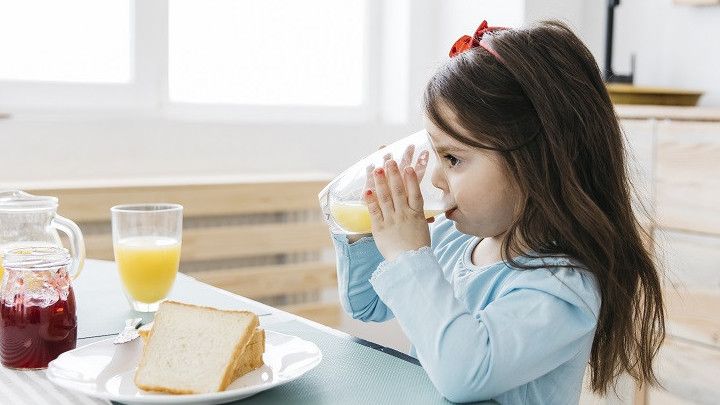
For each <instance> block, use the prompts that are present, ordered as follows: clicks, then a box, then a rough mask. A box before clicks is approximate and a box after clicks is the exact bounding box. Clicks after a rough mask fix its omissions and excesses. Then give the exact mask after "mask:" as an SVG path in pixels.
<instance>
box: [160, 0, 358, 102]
mask: <svg viewBox="0 0 720 405" xmlns="http://www.w3.org/2000/svg"><path fill="white" fill-rule="evenodd" d="M365 6H366V5H365V2H364V1H361V0H346V1H338V0H305V1H302V2H299V1H298V2H295V1H284V0H263V1H253V0H214V1H209V2H208V1H197V0H173V1H171V2H169V4H168V7H169V12H168V15H169V46H168V55H169V62H168V67H169V72H168V74H169V76H168V78H169V86H168V87H169V98H170V101H180V102H186V103H220V104H251V105H316V106H359V105H361V104H362V102H363V96H364V95H363V90H364V88H363V83H364V82H365V63H364V61H365V31H366V26H367V21H366V15H367V14H366V10H365Z"/></svg>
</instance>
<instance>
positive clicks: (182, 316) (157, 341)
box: [135, 301, 265, 394]
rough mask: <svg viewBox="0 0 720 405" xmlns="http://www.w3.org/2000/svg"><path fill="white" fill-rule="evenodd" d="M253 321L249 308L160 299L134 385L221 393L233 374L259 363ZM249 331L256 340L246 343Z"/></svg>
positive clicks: (169, 390)
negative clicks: (221, 306)
mask: <svg viewBox="0 0 720 405" xmlns="http://www.w3.org/2000/svg"><path fill="white" fill-rule="evenodd" d="M258 325H259V321H258V317H257V315H255V314H254V313H252V312H248V311H226V310H219V309H215V308H208V307H200V306H196V305H189V304H183V303H179V302H174V301H165V302H163V303H162V304H160V308H159V309H158V312H157V313H156V315H155V321H154V322H153V326H152V329H151V331H150V333H149V335H148V338H147V343H146V345H145V347H144V349H143V354H142V358H141V359H140V365H139V366H138V369H137V371H136V373H135V385H137V386H138V387H139V388H141V389H143V390H146V391H160V392H167V393H172V394H199V393H208V392H218V391H222V390H224V389H225V388H226V387H227V386H228V385H229V384H230V383H231V382H232V381H233V380H234V379H235V378H236V375H239V372H241V371H245V370H247V371H249V370H250V369H251V368H250V367H254V368H256V367H259V365H258V364H257V363H258V361H257V357H258V356H257V354H256V352H257V351H259V350H262V351H264V346H265V339H264V331H262V332H258V333H256V332H255V330H256V328H257V326H258ZM255 334H257V335H259V336H261V337H262V343H260V342H258V343H257V344H255V345H254V347H248V344H249V343H250V341H251V340H252V339H253V336H254V335H255ZM262 351H260V356H259V357H260V365H262ZM246 354H248V355H249V356H246ZM247 371H245V372H247Z"/></svg>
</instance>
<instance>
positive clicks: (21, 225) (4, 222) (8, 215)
mask: <svg viewBox="0 0 720 405" xmlns="http://www.w3.org/2000/svg"><path fill="white" fill-rule="evenodd" d="M57 208H58V199H57V198H56V197H48V196H36V195H32V194H28V193H26V192H24V191H20V190H0V280H1V279H2V276H3V256H4V253H5V252H6V251H8V250H10V249H13V248H19V247H39V246H57V247H62V242H61V241H60V236H59V235H58V232H57V231H61V232H63V233H65V234H67V235H68V239H69V240H70V251H71V253H72V259H73V260H72V264H71V267H70V269H69V272H70V276H71V278H72V279H75V278H76V277H77V276H78V274H80V270H81V269H82V267H83V264H84V262H85V242H84V240H83V236H82V232H81V231H80V228H79V227H78V226H77V225H76V224H75V223H74V222H72V221H71V220H69V219H67V218H64V217H61V216H60V215H58V214H57Z"/></svg>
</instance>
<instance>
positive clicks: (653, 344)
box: [333, 22, 664, 404]
mask: <svg viewBox="0 0 720 405" xmlns="http://www.w3.org/2000/svg"><path fill="white" fill-rule="evenodd" d="M450 56H451V58H450V59H449V60H448V61H447V63H445V64H444V65H443V66H442V67H440V69H439V70H438V71H437V72H436V73H435V75H434V76H433V77H432V78H431V79H430V82H429V83H428V85H427V88H426V91H425V110H426V128H427V130H428V132H429V134H430V136H431V138H432V142H433V147H434V149H435V152H436V153H437V154H438V157H439V158H440V159H441V163H440V168H439V169H437V170H435V171H434V173H432V182H433V184H434V185H435V186H436V187H438V188H440V189H442V190H443V191H444V194H445V197H446V199H447V202H449V203H450V204H452V206H453V207H454V208H452V209H450V210H449V211H447V212H446V213H445V215H441V216H439V217H438V218H437V220H436V221H435V222H434V223H433V224H432V225H431V226H430V227H429V226H428V224H427V222H426V219H425V217H424V215H423V201H422V196H421V195H420V189H419V186H418V174H417V173H416V172H415V170H414V169H413V168H411V167H398V164H397V163H396V162H395V161H394V160H389V161H387V162H386V163H385V165H384V167H382V168H377V169H376V170H375V171H374V172H373V173H372V180H374V187H372V188H371V189H368V190H367V191H366V192H365V203H366V204H367V205H368V208H369V211H370V216H371V222H372V236H371V237H369V236H366V237H362V238H361V239H360V240H357V238H348V237H347V236H346V235H339V234H338V235H334V236H333V239H334V243H335V247H336V252H337V262H338V284H339V291H340V295H341V301H342V304H343V307H344V308H345V310H346V311H347V312H348V313H349V314H351V315H352V316H353V317H354V318H356V319H361V320H363V321H375V322H382V321H386V320H388V319H391V318H393V317H394V318H396V319H397V320H398V323H399V324H400V326H401V327H402V329H403V331H404V332H405V334H406V335H407V337H408V338H409V340H410V342H411V343H412V349H411V355H413V356H414V357H416V358H417V359H418V360H419V361H420V363H421V364H422V366H423V368H424V369H425V371H426V372H427V374H428V376H429V378H430V380H431V381H432V383H433V384H434V385H435V387H436V388H437V389H438V391H439V392H440V393H441V394H442V395H443V396H445V397H446V398H447V399H449V400H451V401H456V402H467V401H477V400H484V399H495V400H497V401H498V402H500V403H503V404H505V403H508V404H521V403H522V404H528V403H534V404H539V403H542V404H571V403H572V404H576V403H577V402H578V400H579V396H580V390H581V386H582V381H583V375H584V372H585V368H586V365H587V364H588V362H589V364H590V373H591V375H590V381H591V385H592V389H593V390H594V391H596V392H598V393H601V394H603V393H606V392H607V391H608V389H609V388H612V387H613V384H614V381H615V380H616V378H617V377H618V376H619V375H620V374H621V373H629V375H630V376H632V377H633V378H634V379H635V380H636V381H638V382H640V383H654V382H655V381H656V380H655V375H654V374H653V370H652V359H653V357H654V356H655V354H656V353H657V351H658V348H659V346H660V344H661V343H662V340H663V338H664V320H663V307H662V297H661V292H660V281H659V274H658V270H657V269H656V267H655V265H654V264H653V261H652V259H651V257H650V255H649V253H648V249H647V248H646V247H645V246H644V245H643V241H642V238H641V236H640V232H639V230H638V229H639V227H638V221H637V220H636V218H635V216H634V214H633V211H632V208H631V205H630V190H631V187H630V184H629V182H628V177H627V174H626V167H625V160H626V158H625V150H624V147H623V138H622V133H621V131H620V128H619V126H618V120H617V118H616V116H615V113H614V110H613V106H612V104H611V103H610V99H609V97H608V94H607V92H606V90H605V86H604V83H603V80H602V78H601V76H600V72H599V70H598V67H597V64H596V63H595V61H594V59H593V57H592V55H591V53H590V52H589V51H588V49H587V48H586V47H585V46H584V44H583V43H582V42H581V41H580V40H579V39H578V38H577V37H576V36H575V35H574V34H573V33H572V32H571V31H570V30H569V29H568V28H567V27H566V26H565V25H563V24H561V23H557V22H544V23H542V24H540V25H538V26H535V27H532V28H527V29H506V28H500V27H488V26H487V24H486V22H483V24H482V25H481V26H480V27H479V28H478V30H477V31H476V33H475V35H474V36H473V37H469V36H465V37H463V38H461V39H459V40H458V41H457V42H456V43H455V45H454V46H453V47H452V50H451V53H450Z"/></svg>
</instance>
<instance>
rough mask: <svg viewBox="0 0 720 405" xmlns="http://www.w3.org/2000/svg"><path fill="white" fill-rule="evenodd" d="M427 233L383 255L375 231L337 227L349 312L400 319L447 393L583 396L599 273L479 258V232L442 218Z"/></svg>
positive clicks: (565, 400)
mask: <svg viewBox="0 0 720 405" xmlns="http://www.w3.org/2000/svg"><path fill="white" fill-rule="evenodd" d="M431 240H432V244H431V246H430V247H426V248H422V249H420V250H418V251H413V252H405V253H403V254H402V255H400V256H399V257H398V258H396V259H395V260H393V261H392V262H387V261H384V260H383V257H382V255H381V254H380V252H379V251H378V249H377V246H376V245H375V242H374V241H373V239H372V238H370V237H366V238H363V239H361V240H360V241H358V242H356V243H353V244H348V241H347V237H346V236H345V235H333V241H334V244H335V250H336V253H337V273H338V289H339V292H340V301H341V303H342V306H343V308H344V309H345V311H346V312H347V313H348V314H350V315H351V316H352V317H353V318H355V319H360V320H362V321H366V322H369V321H374V322H383V321H387V320H389V319H392V318H396V319H397V320H398V323H399V324H400V327H401V328H402V330H403V331H404V332H405V334H406V335H407V337H408V339H409V340H410V342H411V343H412V348H411V351H410V355H412V356H413V357H416V358H417V359H418V360H419V361H420V363H421V364H422V366H423V368H424V369H425V371H426V372H427V374H428V376H429V378H430V380H431V381H432V383H433V384H434V385H435V387H436V388H437V389H438V391H439V392H440V394H442V395H443V396H444V397H445V398H447V399H448V400H450V401H453V402H472V401H480V400H488V399H494V400H496V401H498V402H500V403H501V404H577V403H578V401H579V398H580V390H581V388H582V380H583V375H584V373H585V367H586V365H587V363H588V360H589V358H590V350H591V347H592V342H593V335H594V332H595V326H596V322H597V316H598V313H599V309H600V294H599V290H598V287H597V284H596V280H595V278H594V276H593V275H592V274H590V273H589V272H587V271H585V270H579V269H578V267H581V266H579V265H578V263H577V262H575V261H574V260H572V259H569V258H566V257H545V258H530V257H526V256H521V257H518V258H516V260H517V261H519V262H520V263H523V264H529V265H537V264H539V265H541V266H543V268H540V269H537V270H520V269H517V268H513V267H510V266H509V265H508V264H506V263H504V262H499V263H494V264H490V265H488V266H482V267H478V266H475V265H473V264H472V262H471V261H470V257H471V254H472V251H473V249H474V247H475V246H476V245H477V244H478V242H479V241H480V238H477V237H474V236H471V235H465V234H463V233H461V232H459V231H458V230H457V229H456V228H455V224H454V222H452V221H450V220H448V219H446V218H445V217H444V216H440V217H438V218H437V220H436V222H435V223H434V224H432V226H431ZM553 265H560V266H565V267H553Z"/></svg>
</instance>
